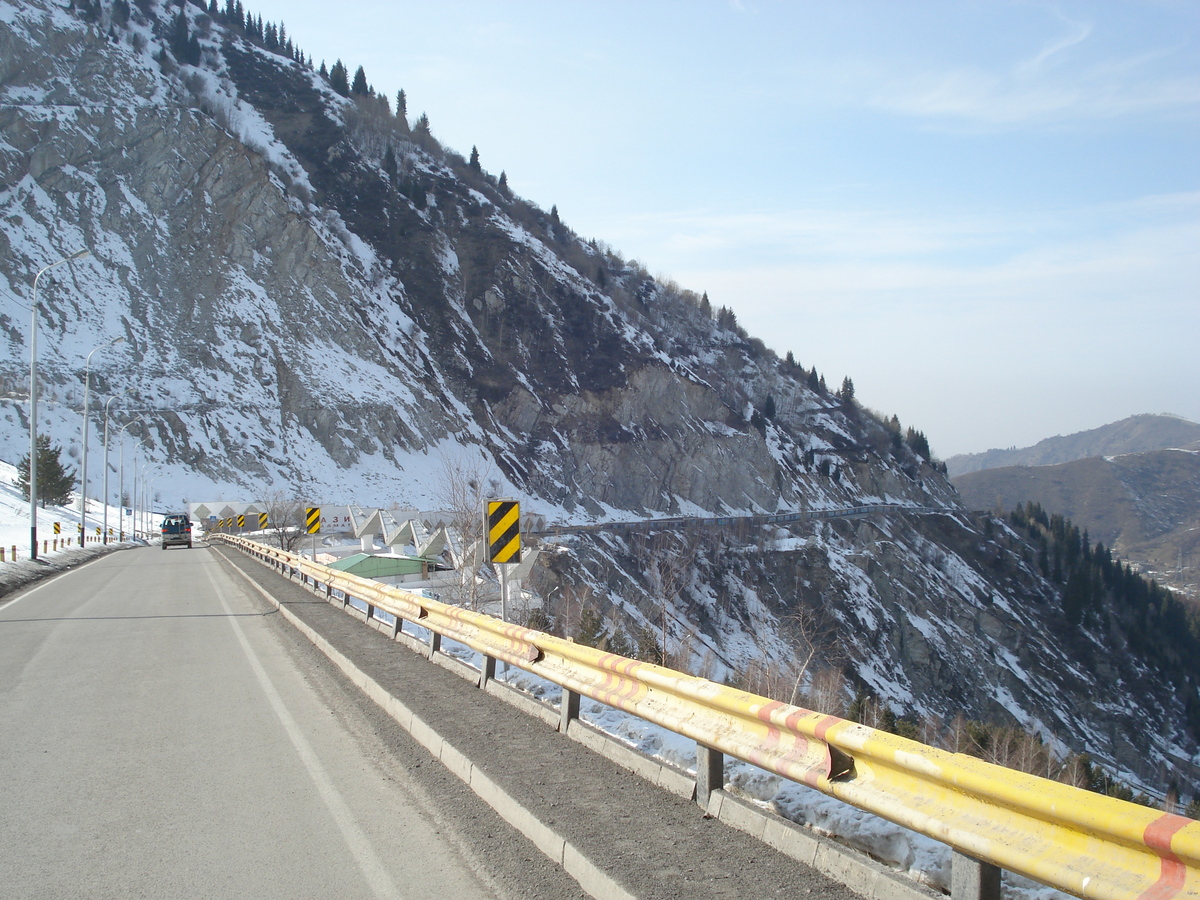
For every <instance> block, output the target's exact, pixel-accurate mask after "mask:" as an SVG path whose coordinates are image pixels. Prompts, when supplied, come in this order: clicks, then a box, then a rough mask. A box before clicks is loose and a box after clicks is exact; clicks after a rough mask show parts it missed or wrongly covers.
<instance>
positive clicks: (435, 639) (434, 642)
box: [429, 629, 442, 659]
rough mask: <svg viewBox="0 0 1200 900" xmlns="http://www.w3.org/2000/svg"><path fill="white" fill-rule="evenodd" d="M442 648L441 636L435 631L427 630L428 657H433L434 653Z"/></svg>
mask: <svg viewBox="0 0 1200 900" xmlns="http://www.w3.org/2000/svg"><path fill="white" fill-rule="evenodd" d="M441 649H442V636H441V635H440V634H438V633H437V632H436V631H434V630H432V629H430V631H429V658H430V659H433V657H434V655H435V654H436V653H437V652H438V651H439V650H441Z"/></svg>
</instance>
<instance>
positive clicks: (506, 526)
mask: <svg viewBox="0 0 1200 900" xmlns="http://www.w3.org/2000/svg"><path fill="white" fill-rule="evenodd" d="M487 513H488V515H487V525H488V559H489V560H491V561H492V562H497V563H507V562H514V563H519V562H520V561H521V504H519V503H517V501H516V500H489V501H488V505H487Z"/></svg>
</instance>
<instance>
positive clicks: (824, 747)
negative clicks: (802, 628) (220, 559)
mask: <svg viewBox="0 0 1200 900" xmlns="http://www.w3.org/2000/svg"><path fill="white" fill-rule="evenodd" d="M211 538H216V539H219V540H223V541H225V542H227V543H229V544H232V545H234V546H236V547H239V548H241V549H242V550H244V551H246V552H248V553H250V554H252V555H253V556H256V557H258V558H259V559H261V560H262V561H264V562H268V563H270V564H272V565H274V566H275V567H277V568H279V569H280V570H281V571H283V572H284V573H285V574H288V575H290V576H292V577H294V578H298V579H299V580H301V581H303V582H305V583H307V584H309V585H310V586H312V587H313V588H315V589H317V590H321V591H323V592H324V593H325V595H326V596H327V597H330V598H332V597H333V596H334V595H335V592H336V594H340V595H341V602H342V603H343V605H345V604H346V603H347V602H348V601H349V598H351V597H353V598H357V599H358V600H359V601H360V602H363V603H365V604H366V606H367V618H368V620H370V619H372V618H374V611H375V610H382V611H384V612H386V613H389V614H390V615H391V616H393V617H394V619H395V626H394V629H395V630H394V632H393V636H394V634H395V633H397V632H399V630H400V628H401V626H402V623H403V622H405V621H408V622H412V623H414V624H417V625H419V626H421V627H422V628H425V629H428V630H429V631H430V633H431V635H432V636H433V637H432V639H431V642H430V653H431V654H432V653H434V652H436V651H437V649H438V647H439V646H440V642H441V640H442V639H443V638H447V639H451V640H454V641H457V642H459V643H461V644H464V645H465V646H467V647H470V648H471V649H473V650H475V651H478V652H479V653H481V654H482V655H483V656H484V658H485V667H492V669H493V670H494V666H495V661H497V660H499V661H502V662H506V663H508V664H509V665H513V666H516V667H518V668H520V669H523V670H525V671H527V672H530V673H533V674H535V675H537V676H539V677H541V678H544V679H546V680H547V681H551V682H554V683H556V684H558V685H560V686H561V687H562V688H563V699H562V716H563V719H564V724H565V721H566V719H567V718H568V717H570V716H577V715H578V702H579V697H580V696H583V697H589V698H591V699H593V700H597V701H599V702H601V703H605V704H607V705H609V706H612V707H615V708H617V709H620V710H623V711H625V712H629V713H631V714H633V715H636V716H639V717H641V718H643V719H646V720H647V721H649V722H652V723H654V724H657V725H659V726H662V727H664V728H667V729H669V730H671V731H673V732H675V733H677V734H680V735H683V736H685V737H688V738H690V739H692V740H694V741H696V743H697V746H698V753H697V763H698V765H697V775H696V777H697V800H698V802H700V804H701V805H702V806H707V804H708V800H709V798H710V794H711V792H713V791H714V790H716V789H717V788H720V787H722V784H721V778H720V773H721V772H722V771H723V768H722V754H726V755H729V756H732V757H735V758H737V759H740V760H744V761H746V762H748V763H751V764H753V765H756V766H759V767H761V768H763V769H765V770H767V771H770V772H773V773H775V774H778V775H780V776H782V777H784V778H788V779H791V780H794V781H797V782H801V783H803V784H806V785H808V786H809V787H812V788H815V789H816V790H819V791H822V792H823V793H826V794H829V795H830V796H833V797H836V798H838V799H839V800H842V801H844V802H846V803H849V804H851V805H853V806H855V807H858V808H859V809H862V810H866V811H867V812H870V813H873V814H875V815H878V816H881V817H883V818H885V819H888V820H889V821H892V822H895V823H897V824H899V825H902V826H904V827H906V828H909V829H912V830H913V831H916V832H918V833H920V834H924V835H926V836H928V837H931V838H933V839H935V840H938V841H941V842H943V843H945V844H948V845H950V846H951V847H952V848H954V850H955V851H956V852H957V853H958V854H961V855H962V856H964V857H966V858H968V860H970V861H973V862H976V863H978V864H981V865H982V868H981V869H980V871H981V872H982V874H981V875H980V879H982V881H983V882H984V883H987V882H989V881H994V883H995V888H994V890H989V889H987V888H984V889H980V887H979V883H978V880H977V881H976V882H975V883H974V884H973V885H971V886H967V887H964V888H963V893H962V896H975V897H985V896H998V895H999V872H998V870H999V869H1005V870H1008V871H1011V872H1015V873H1018V874H1021V875H1024V876H1026V877H1029V878H1032V879H1034V880H1036V881H1039V882H1042V883H1043V884H1046V885H1049V886H1051V887H1054V888H1057V889H1059V890H1062V891H1066V892H1067V893H1070V894H1074V895H1075V896H1078V897H1085V898H1096V900H1168V898H1183V897H1200V821H1195V820H1193V819H1189V818H1186V817H1183V816H1179V815H1173V814H1170V813H1163V812H1160V811H1158V810H1154V809H1149V808H1147V807H1144V806H1139V805H1137V804H1134V803H1128V802H1125V801H1123V800H1117V799H1115V798H1112V797H1105V796H1102V795H1099V794H1095V793H1092V792H1090V791H1086V790H1082V789H1080V788H1075V787H1071V786H1069V785H1064V784H1060V783H1058V782H1054V781H1049V780H1047V779H1044V778H1038V777H1037V776H1034V775H1027V774H1025V773H1023V772H1018V771H1014V770H1012V769H1006V768H1003V767H1001V766H997V765H993V764H991V763H987V762H984V761H983V760H980V759H976V758H975V757H971V756H967V755H964V754H958V753H949V752H946V751H943V750H938V749H935V748H932V747H928V746H926V745H924V744H920V743H918V742H916V741H912V740H908V739H906V738H902V737H899V736H897V735H893V734H889V733H887V732H883V731H878V730H876V729H873V728H868V727H867V726H865V725H859V724H858V723H856V722H851V721H849V720H846V719H841V718H838V717H836V716H828V715H823V714H821V713H819V712H814V711H812V710H807V709H803V708H800V707H796V706H790V705H788V704H785V703H780V702H778V701H775V700H769V699H767V698H765V697H759V696H756V695H754V694H749V693H747V692H745V691H741V690H738V689H736V688H732V687H727V686H725V685H721V684H717V683H715V682H712V681H708V680H706V679H703V678H699V677H696V676H693V675H687V674H685V673H682V672H677V671H675V670H672V669H668V668H665V667H663V666H657V665H654V664H652V663H647V662H640V661H638V660H633V659H628V658H625V657H622V656H617V655H616V654H613V653H607V652H604V651H600V650H595V649H592V648H590V647H586V646H583V645H581V644H575V643H573V642H572V641H568V640H565V639H563V638H559V637H556V636H554V635H550V634H545V633H543V632H539V631H534V630H532V629H529V628H525V627H523V626H520V625H513V624H508V623H505V622H502V621H500V620H498V619H495V618H493V617H491V616H486V615H483V614H482V613H476V612H471V611H470V610H466V609H462V608H460V607H456V606H450V605H448V604H444V603H441V602H438V601H436V600H431V599H428V598H425V597H422V596H420V595H417V594H413V593H411V592H408V591H404V590H402V589H400V588H395V587H391V586H388V585H384V584H381V583H379V582H375V581H371V580H369V579H365V578H361V577H358V576H355V575H349V574H347V573H344V572H339V571H336V570H334V569H330V568H329V567H327V566H323V565H321V564H319V563H314V562H313V561H311V560H309V559H307V558H304V557H301V556H298V555H296V554H292V553H287V552H284V551H281V550H276V549H273V548H271V547H267V546H264V545H262V544H258V543H255V542H253V541H250V540H247V539H245V538H241V537H237V536H230V535H210V539H211ZM956 862H957V859H956ZM989 869H992V872H991V874H990V875H989ZM954 896H955V897H956V898H958V897H959V896H960V893H959V876H958V867H957V866H956V869H955V893H954Z"/></svg>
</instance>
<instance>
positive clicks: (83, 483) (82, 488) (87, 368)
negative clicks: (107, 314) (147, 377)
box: [79, 337, 125, 543]
mask: <svg viewBox="0 0 1200 900" xmlns="http://www.w3.org/2000/svg"><path fill="white" fill-rule="evenodd" d="M123 340H125V338H124V337H115V338H113V339H112V340H111V341H108V342H107V343H105V344H101V345H100V346H99V347H97V348H96V349H95V350H93V351H92V352H91V353H89V354H88V355H87V361H86V362H85V363H84V364H83V461H82V463H81V466H80V473H79V529H80V534H82V535H83V541H86V540H87V488H88V482H87V460H88V448H87V445H88V432H89V431H91V430H92V429H91V428H89V427H88V389H89V388H90V387H91V386H92V356H93V354H96V353H99V352H100V351H101V350H105V349H107V348H108V347H111V346H112V345H113V344H119V343H121V342H122V341H123ZM105 409H106V412H105V415H107V407H106V408H105ZM81 543H82V542H81Z"/></svg>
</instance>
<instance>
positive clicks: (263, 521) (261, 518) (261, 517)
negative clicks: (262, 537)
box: [258, 513, 267, 528]
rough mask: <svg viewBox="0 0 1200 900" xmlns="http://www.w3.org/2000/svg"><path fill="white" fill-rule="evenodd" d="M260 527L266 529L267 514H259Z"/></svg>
mask: <svg viewBox="0 0 1200 900" xmlns="http://www.w3.org/2000/svg"><path fill="white" fill-rule="evenodd" d="M258 527H259V528H266V527H267V514H266V513H259V514H258Z"/></svg>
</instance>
